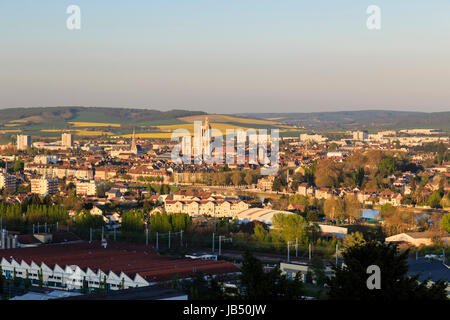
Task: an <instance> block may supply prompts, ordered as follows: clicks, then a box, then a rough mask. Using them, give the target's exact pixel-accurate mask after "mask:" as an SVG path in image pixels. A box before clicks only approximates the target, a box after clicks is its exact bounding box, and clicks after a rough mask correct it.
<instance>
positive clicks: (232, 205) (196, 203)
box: [164, 199, 249, 217]
mask: <svg viewBox="0 0 450 320" xmlns="http://www.w3.org/2000/svg"><path fill="white" fill-rule="evenodd" d="M164 208H165V210H166V212H167V213H187V214H189V215H191V216H194V215H211V216H216V217H235V216H237V215H238V214H239V213H240V212H242V211H245V210H247V209H248V208H249V205H248V203H246V202H245V201H242V200H189V201H182V200H167V199H166V201H165V203H164Z"/></svg>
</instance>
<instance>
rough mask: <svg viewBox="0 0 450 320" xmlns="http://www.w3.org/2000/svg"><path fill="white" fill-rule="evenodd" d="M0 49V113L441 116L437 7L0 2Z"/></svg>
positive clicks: (446, 79) (445, 1)
mask: <svg viewBox="0 0 450 320" xmlns="http://www.w3.org/2000/svg"><path fill="white" fill-rule="evenodd" d="M70 4H75V5H78V6H80V8H81V30H79V31H69V30H67V28H66V20H67V17H68V15H67V14H66V8H67V6H68V5H70ZM372 4H374V5H378V6H379V7H380V8H381V10H382V25H381V27H382V28H381V30H379V31H370V30H368V29H367V27H366V20H367V17H368V15H367V14H366V9H367V7H368V6H369V5H372ZM0 41H1V44H0V108H4V107H19V106H60V105H83V106H106V107H108V106H111V107H122V106H126V107H151V108H154V109H161V110H166V109H173V108H184V109H191V110H204V111H208V112H217V113H232V112H282V111H286V112H309V111H335V110H359V109H396V110H415V111H449V110H450V89H449V88H450V1H449V0H432V1H424V0H371V1H366V0H357V1H356V0H339V1H337V0H328V1H323V0H308V1H302V0H295V1H293V0H292V1H291V0H215V1H214V0H127V1H103V0H78V1H76V0H72V1H63V0H53V1H50V0H39V1H36V0H29V1H25V0H0Z"/></svg>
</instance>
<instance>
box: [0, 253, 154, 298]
mask: <svg viewBox="0 0 450 320" xmlns="http://www.w3.org/2000/svg"><path fill="white" fill-rule="evenodd" d="M0 265H1V268H2V272H3V276H4V277H5V278H6V279H13V278H14V272H15V274H16V277H18V278H22V279H26V277H27V276H28V278H29V279H30V280H31V283H32V284H33V285H38V284H39V274H42V282H43V285H44V286H45V287H49V288H56V289H66V290H81V289H82V288H83V281H87V282H88V285H89V288H91V289H98V288H100V287H101V285H102V283H105V282H106V286H107V288H108V289H109V290H119V289H120V288H121V287H123V288H124V289H127V288H135V287H145V286H148V285H150V283H148V282H147V281H146V280H145V279H144V278H143V277H141V276H140V275H139V274H136V275H135V276H134V279H131V278H130V277H128V276H127V275H126V274H125V273H123V272H121V273H120V274H119V275H117V274H115V273H114V272H112V271H109V272H108V273H105V272H104V271H102V270H98V271H97V272H94V271H93V270H91V269H90V268H87V269H86V270H82V269H81V268H80V267H79V266H76V265H70V266H65V267H60V266H59V265H58V264H55V265H54V267H53V268H51V267H50V266H48V265H46V264H45V263H44V262H42V263H41V265H37V264H36V263H35V262H34V261H31V263H30V264H28V263H27V262H26V261H24V260H22V261H21V262H20V263H19V262H17V261H16V260H14V259H11V260H10V261H8V260H6V259H5V258H3V259H2V261H1V264H0Z"/></svg>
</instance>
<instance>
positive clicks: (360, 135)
mask: <svg viewBox="0 0 450 320" xmlns="http://www.w3.org/2000/svg"><path fill="white" fill-rule="evenodd" d="M368 137H369V135H368V133H367V131H355V132H353V140H357V141H364V140H367V138H368Z"/></svg>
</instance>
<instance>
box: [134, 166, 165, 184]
mask: <svg viewBox="0 0 450 320" xmlns="http://www.w3.org/2000/svg"><path fill="white" fill-rule="evenodd" d="M128 175H130V176H131V178H132V179H133V180H135V181H137V180H138V179H139V177H143V178H157V177H160V178H161V182H168V181H170V175H169V174H168V173H167V172H166V171H165V170H156V169H154V168H152V167H149V166H138V167H135V168H132V169H130V170H129V171H128Z"/></svg>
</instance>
